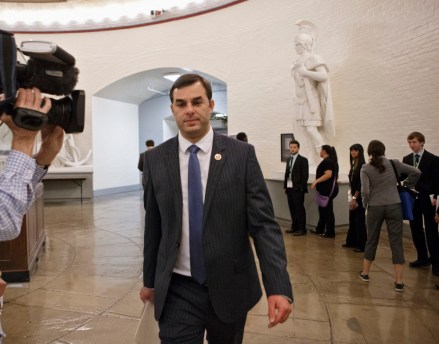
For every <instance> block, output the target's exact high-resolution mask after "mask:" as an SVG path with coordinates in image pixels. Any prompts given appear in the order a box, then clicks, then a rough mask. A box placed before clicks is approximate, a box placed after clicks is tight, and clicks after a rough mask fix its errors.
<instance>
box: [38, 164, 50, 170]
mask: <svg viewBox="0 0 439 344" xmlns="http://www.w3.org/2000/svg"><path fill="white" fill-rule="evenodd" d="M36 164H37V166H38V167H39V168H42V169H43V170H47V169H48V168H49V166H50V164H49V165H40V164H39V163H36Z"/></svg>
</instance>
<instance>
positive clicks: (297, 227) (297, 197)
mask: <svg viewBox="0 0 439 344" xmlns="http://www.w3.org/2000/svg"><path fill="white" fill-rule="evenodd" d="M299 150H300V143H299V141H296V140H291V141H290V153H291V156H290V157H289V158H288V159H287V166H286V168H285V178H284V190H285V193H286V194H287V198H288V207H289V208H290V214H291V221H292V224H291V229H287V230H286V232H287V233H293V235H296V236H298V235H305V234H306V210H305V206H304V202H305V193H307V192H308V185H307V183H308V177H309V165H308V159H307V158H305V157H303V156H301V155H300V154H299Z"/></svg>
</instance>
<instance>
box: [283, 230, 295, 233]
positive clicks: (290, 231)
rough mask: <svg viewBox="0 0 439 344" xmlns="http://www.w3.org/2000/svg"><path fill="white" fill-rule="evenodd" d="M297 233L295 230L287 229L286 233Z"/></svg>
mask: <svg viewBox="0 0 439 344" xmlns="http://www.w3.org/2000/svg"><path fill="white" fill-rule="evenodd" d="M294 232H295V231H294V230H293V229H287V230H286V231H285V233H290V234H291V233H294Z"/></svg>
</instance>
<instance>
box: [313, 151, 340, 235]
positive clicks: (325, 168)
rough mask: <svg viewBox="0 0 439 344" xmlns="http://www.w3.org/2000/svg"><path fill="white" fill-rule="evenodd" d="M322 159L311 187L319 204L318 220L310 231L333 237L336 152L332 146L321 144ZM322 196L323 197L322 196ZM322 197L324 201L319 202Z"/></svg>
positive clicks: (336, 171)
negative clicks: (314, 190)
mask: <svg viewBox="0 0 439 344" xmlns="http://www.w3.org/2000/svg"><path fill="white" fill-rule="evenodd" d="M320 157H321V158H322V159H323V160H322V161H321V162H320V164H319V165H318V166H317V170H316V180H315V181H314V182H313V183H312V184H311V189H314V188H315V189H316V196H317V197H316V203H317V204H318V206H319V222H318V224H317V227H316V229H315V230H312V231H311V232H312V233H315V234H319V235H321V236H322V237H325V238H334V237H335V217H334V207H333V199H334V198H335V197H336V196H337V195H338V184H337V179H338V163H337V152H336V151H335V148H334V147H331V146H329V145H323V146H322V149H321V150H320ZM322 196H323V197H322ZM322 198H324V199H325V201H326V202H321V199H322Z"/></svg>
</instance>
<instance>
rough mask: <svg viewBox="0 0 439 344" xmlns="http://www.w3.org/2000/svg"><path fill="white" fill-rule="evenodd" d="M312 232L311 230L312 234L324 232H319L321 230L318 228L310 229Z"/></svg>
mask: <svg viewBox="0 0 439 344" xmlns="http://www.w3.org/2000/svg"><path fill="white" fill-rule="evenodd" d="M310 232H311V233H312V234H317V235H322V234H323V232H319V231H317V230H315V229H310Z"/></svg>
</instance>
